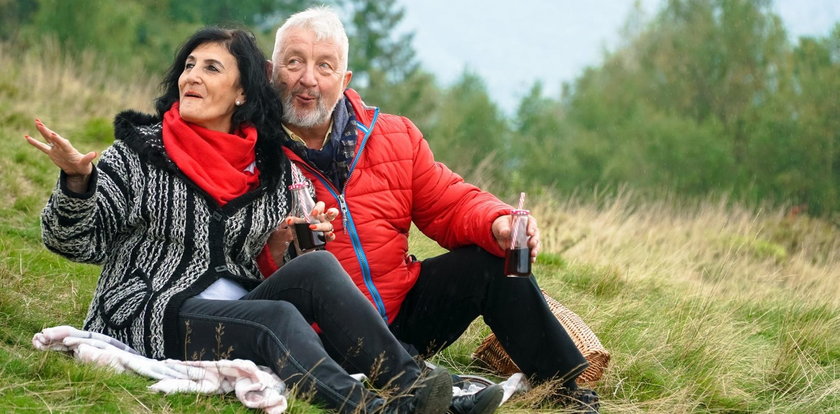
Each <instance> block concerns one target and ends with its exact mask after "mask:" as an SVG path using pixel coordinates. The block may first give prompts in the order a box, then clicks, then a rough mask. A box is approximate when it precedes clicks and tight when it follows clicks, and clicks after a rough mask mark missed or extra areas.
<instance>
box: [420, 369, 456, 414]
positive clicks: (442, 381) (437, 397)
mask: <svg viewBox="0 0 840 414" xmlns="http://www.w3.org/2000/svg"><path fill="white" fill-rule="evenodd" d="M419 393H423V394H426V395H425V396H424V398H418V404H417V407H416V410H415V411H414V413H415V414H441V413H445V412H446V409H447V408H449V404H450V403H451V402H452V376H451V375H449V372H447V371H446V370H444V369H435V370H434V371H432V372H431V373H430V374H429V375H428V376H427V377H426V379H425V381H423V389H422V390H420V391H418V394H419Z"/></svg>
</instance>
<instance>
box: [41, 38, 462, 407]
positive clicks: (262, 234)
mask: <svg viewBox="0 0 840 414" xmlns="http://www.w3.org/2000/svg"><path fill="white" fill-rule="evenodd" d="M265 64H266V60H265V57H264V56H263V54H262V53H261V52H260V50H259V48H258V47H257V45H256V43H255V41H254V38H253V36H252V35H251V34H249V33H248V32H245V31H242V30H225V29H218V28H207V29H202V30H200V31H198V32H197V33H196V34H194V35H193V36H192V37H191V38H189V39H188V40H187V41H186V43H185V44H184V45H183V46H182V48H181V49H180V51H179V52H178V54H177V56H176V58H175V61H174V62H173V64H172V67H171V68H170V69H169V71H168V73H167V75H166V77H165V78H164V81H163V83H162V87H163V90H164V93H163V95H162V96H160V97H159V98H157V100H156V109H157V115H156V116H149V115H143V114H140V113H136V112H131V111H128V112H124V113H121V114H120V115H118V116H117V118H116V120H115V121H114V125H115V134H116V140H115V142H114V144H113V145H112V146H111V147H109V148H108V149H106V150H105V151H104V152H103V153H102V157H101V159H100V161H99V163H98V164H97V165H93V164H92V161H93V159H94V158H95V156H96V154H95V153H93V152H91V153H88V154H81V153H79V152H78V151H77V150H76V149H75V148H74V147H73V145H72V144H71V143H70V142H69V141H68V140H67V139H65V138H62V137H61V136H60V135H58V134H56V133H55V132H53V131H51V130H50V129H48V128H47V127H46V126H45V125H44V124H43V123H42V122H41V121H39V120H36V121H35V126H36V128H37V130H38V132H39V133H40V134H41V136H43V138H44V140H45V141H46V142H42V141H40V140H36V139H34V138H32V137H29V136H27V137H26V139H27V140H28V141H29V143H30V144H31V145H32V146H34V147H35V148H37V149H38V150H40V151H42V152H43V153H45V154H47V155H48V156H49V157H50V159H51V160H52V161H53V162H54V163H55V165H57V166H58V167H59V168H60V169H61V173H60V178H59V181H58V185H57V186H56V188H55V190H54V191H53V193H52V196H51V197H50V199H49V202H48V203H47V205H46V207H45V208H44V211H43V213H42V226H43V229H42V230H43V238H44V243H45V244H46V246H47V247H48V248H49V249H50V250H52V251H54V252H56V253H58V254H61V255H63V256H65V257H67V258H69V259H71V260H74V261H78V262H86V263H97V264H101V265H103V268H102V274H101V276H100V278H99V282H98V285H97V288H96V292H95V293H94V296H93V301H92V302H91V304H90V307H89V310H88V315H87V318H86V320H85V324H84V325H85V329H87V330H90V331H95V332H100V333H103V334H106V335H109V336H111V337H113V338H116V339H118V340H120V341H123V342H125V343H127V344H129V345H131V346H132V347H133V348H134V349H136V350H137V351H139V352H140V353H142V354H143V355H145V356H147V357H152V358H158V359H161V358H176V359H211V360H212V359H222V358H242V359H250V360H252V361H254V362H256V363H258V364H263V365H267V366H269V367H271V368H272V369H273V370H274V372H275V373H276V374H277V375H278V376H279V377H280V378H282V379H283V380H284V381H286V382H287V383H288V384H289V385H291V386H292V387H293V389H296V390H297V391H298V392H303V393H312V394H313V395H314V401H315V402H317V403H320V404H323V405H325V406H326V407H328V408H331V409H335V410H338V411H341V412H374V411H375V412H395V413H401V412H406V413H408V412H417V413H439V412H443V411H445V409H446V407H447V406H448V405H449V402H450V400H451V398H452V389H451V379H450V376H449V374H448V373H447V372H446V371H445V370H442V369H441V370H436V371H433V372H432V373H431V374H428V375H426V376H424V377H423V378H420V377H421V370H420V367H419V366H418V365H417V364H416V363H415V362H414V360H412V359H411V357H410V356H409V355H408V354H407V353H406V352H405V350H404V349H403V348H402V347H401V346H400V344H399V342H397V340H396V339H394V337H393V336H392V335H391V334H390V332H389V331H388V328H387V327H386V326H385V323H384V321H383V320H382V319H381V318H379V316H378V314H377V313H376V311H375V310H374V309H373V307H372V306H370V303H368V302H367V300H366V299H365V298H364V296H362V294H361V293H359V291H358V290H357V289H356V288H355V286H354V285H353V284H352V282H351V280H350V278H349V277H348V276H347V274H346V273H345V272H344V271H343V270H342V268H341V266H339V264H338V262H337V261H336V260H335V258H334V257H333V256H332V255H331V254H330V253H326V252H313V253H307V254H303V255H300V256H299V257H297V258H295V259H293V260H291V261H289V262H288V263H285V264H283V263H280V264H282V266H281V267H280V269H279V270H278V271H277V272H275V273H274V274H273V275H271V276H270V277H269V278H268V279H265V280H264V281H263V279H262V277H261V275H260V273H259V270H258V266H257V261H256V259H255V258H256V257H257V256H258V254H259V253H260V252H261V250H262V249H263V246H264V245H265V244H266V241H267V240H268V239H269V236H270V235H272V232H274V231H275V229H278V225H280V224H281V223H282V222H283V220H284V218H285V217H286V216H288V215H289V210H290V192H289V190H288V186H289V185H290V184H291V177H292V172H293V171H292V170H293V168H295V167H293V166H291V164H290V163H289V161H288V159H286V158H285V157H284V156H283V153H282V151H281V145H282V144H281V142H280V140H279V131H278V128H279V126H280V121H279V116H280V115H281V108H280V104H279V101H278V99H277V97H276V94H275V93H274V91H273V89H272V88H271V86H270V85H269V81H268V78H267V74H266V66H265ZM314 213H315V214H317V215H318V216H319V218H321V224H318V225H316V227H315V229H314V230H320V231H324V232H326V234H327V236H326V239H327V240H328V241H329V240H332V239H333V238H334V236H333V235H332V234H331V229H332V224H331V223H330V221H331V220H332V219H334V218H335V216H336V214H337V212H336V211H333V210H330V211H327V212H326V213H325V212H324V211H323V204H319V205H317V206H316V208H315V212H314ZM277 232H278V233H276V234H275V236H274V237H280V238H285V239H287V240H288V239H290V238H291V237H292V236H291V232H290V231H289V230H288V228H287V226H286V228H284V226H282V225H281V226H280V227H279V229H278V230H277ZM278 259H279V258H278ZM281 262H282V260H281ZM348 321H351V322H352V323H348ZM312 324H317V325H318V328H319V329H318V331H316V330H315V329H313V328H312V326H311V325H312ZM347 326H353V327H354V330H353V331H349V330H348V329H347ZM345 368H347V369H350V370H352V371H353V372H362V373H365V374H367V376H368V377H370V378H372V381H373V385H374V386H376V387H379V388H390V391H392V392H394V393H395V394H396V395H397V396H398V397H394V398H388V399H385V398H382V397H380V396H379V395H377V394H375V393H373V392H371V391H368V390H367V389H365V388H364V387H363V385H362V384H361V383H360V382H358V381H356V380H355V379H353V378H352V377H351V376H350V375H348V373H347V371H346V370H345Z"/></svg>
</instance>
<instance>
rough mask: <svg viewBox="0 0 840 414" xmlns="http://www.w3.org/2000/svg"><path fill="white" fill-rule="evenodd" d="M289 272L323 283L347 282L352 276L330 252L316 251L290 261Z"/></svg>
mask: <svg viewBox="0 0 840 414" xmlns="http://www.w3.org/2000/svg"><path fill="white" fill-rule="evenodd" d="M288 265H289V268H288V269H287V271H288V272H290V273H293V274H295V275H296V277H300V278H304V279H306V280H308V281H317V282H318V284H321V283H346V282H349V280H350V277H349V276H348V275H347V272H346V271H345V270H344V268H343V267H341V264H340V263H339V262H338V259H336V258H335V256H333V254H332V253H330V252H325V251H316V252H310V253H306V254H303V255H301V256H298V257H296V258H295V259H294V260H292V261H290V262H289V263H288Z"/></svg>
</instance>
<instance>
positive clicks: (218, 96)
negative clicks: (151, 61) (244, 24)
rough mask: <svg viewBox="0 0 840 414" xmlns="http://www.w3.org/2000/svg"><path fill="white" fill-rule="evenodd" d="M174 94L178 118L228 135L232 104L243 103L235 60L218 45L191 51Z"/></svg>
mask: <svg viewBox="0 0 840 414" xmlns="http://www.w3.org/2000/svg"><path fill="white" fill-rule="evenodd" d="M178 91H179V94H180V104H179V105H180V113H181V118H183V119H184V120H185V121H187V122H191V123H193V124H196V125H199V126H201V127H204V128H207V129H211V130H214V131H220V132H231V117H232V116H233V110H234V109H235V108H236V101H239V102H240V105H241V104H242V103H244V102H245V92H244V91H243V89H242V87H241V86H239V66H238V65H237V63H236V58H234V57H233V55H231V54H230V52H228V50H227V48H225V46H224V45H222V44H220V43H203V44H201V45H199V46H198V47H196V48H195V49H193V51H192V52H191V53H190V54H189V56H187V60H186V62H184V71H183V72H182V73H181V76H179V77H178Z"/></svg>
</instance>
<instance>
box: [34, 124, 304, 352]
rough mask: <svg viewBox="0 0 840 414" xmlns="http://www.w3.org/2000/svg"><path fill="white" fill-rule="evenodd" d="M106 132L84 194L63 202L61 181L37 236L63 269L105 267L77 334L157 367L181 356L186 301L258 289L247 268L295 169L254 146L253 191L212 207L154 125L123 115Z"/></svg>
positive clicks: (281, 211) (253, 268)
mask: <svg viewBox="0 0 840 414" xmlns="http://www.w3.org/2000/svg"><path fill="white" fill-rule="evenodd" d="M114 127H115V136H116V138H117V139H116V140H115V142H114V144H113V145H112V146H110V147H109V148H108V149H106V150H105V151H104V152H103V153H102V157H101V159H100V161H99V163H98V164H97V166H96V167H95V168H94V172H93V176H92V177H91V182H90V190H89V191H88V193H86V194H77V193H73V192H71V191H70V190H69V189H68V188H67V187H66V177H65V176H64V174H63V173H62V177H61V179H59V182H58V184H57V186H56V189H55V190H54V191H53V193H52V196H51V197H50V199H49V202H48V203H47V205H46V207H45V208H44V210H43V212H42V215H41V220H42V235H43V239H44V244H45V245H46V246H47V247H48V248H49V249H50V250H52V251H54V252H56V253H58V254H61V255H63V256H65V257H67V258H69V259H70V260H73V261H77V262H84V263H96V264H102V265H103V267H102V274H101V275H100V277H99V281H98V284H97V287H96V292H95V293H94V296H93V301H92V302H91V304H90V307H89V309H88V315H87V318H86V319H85V323H84V328H85V329H87V330H91V331H96V332H101V333H104V334H106V335H109V336H111V337H113V338H116V339H118V340H120V341H122V342H124V343H126V344H128V345H130V346H132V347H133V348H134V349H136V350H138V351H139V352H141V353H142V354H144V355H145V356H147V357H151V358H158V359H160V358H164V356H165V353H166V351H169V352H177V350H179V349H182V348H183V347H182V345H181V344H182V341H183V340H184V338H178V329H177V312H178V309H179V308H180V306H181V304H182V303H183V301H184V300H185V299H186V298H189V297H191V296H194V295H196V294H198V293H199V292H201V291H202V290H204V289H205V288H206V287H207V286H209V285H210V284H211V283H213V282H214V281H216V280H217V279H218V278H221V277H225V278H229V279H232V280H234V281H237V282H239V283H240V284H242V285H243V286H244V287H245V288H246V289H249V290H250V289H252V288H253V287H254V286H256V285H257V284H258V283H259V282H260V280H261V275H260V273H259V270H258V269H257V265H256V261H255V259H256V256H257V255H258V253H259V252H260V251H261V249H262V248H263V245H264V244H265V242H266V240H267V239H268V236H269V234H270V233H271V231H272V230H273V229H274V228H276V226H277V225H278V224H279V223H280V222H281V220H282V219H283V218H284V217H286V216H287V215H288V213H289V210H290V208H289V207H290V200H289V199H288V198H289V197H290V194H289V191H288V190H287V186H288V185H289V184H290V183H291V174H290V169H291V168H295V167H292V166H290V164H289V161H288V159H287V158H286V157H285V156H283V155H282V152H280V148H279V145H278V148H277V152H276V153H273V154H266V152H272V151H260V148H261V147H260V144H258V148H257V167H258V168H259V169H260V186H259V188H258V189H256V190H253V191H251V192H249V193H247V194H244V195H242V196H240V197H239V198H237V199H235V200H232V201H231V202H229V203H227V204H226V205H225V206H224V207H219V206H218V204H217V203H216V202H215V201H214V200H213V199H212V197H210V196H209V195H208V194H207V193H205V192H204V191H202V190H201V189H200V188H198V187H197V186H196V185H195V184H193V183H192V181H190V180H189V179H188V178H186V176H185V175H183V173H181V172H180V170H178V167H177V166H176V165H175V164H174V163H173V162H172V161H171V160H170V159H169V158H168V157H167V156H166V153H165V151H164V148H163V142H162V140H161V123H160V119H158V118H157V117H152V116H149V115H144V114H140V113H137V112H132V111H128V112H124V113H121V114H120V115H118V116H117V117H116V119H115V121H114ZM261 139H262V137H261ZM263 148H264V147H263ZM269 148H271V147H269Z"/></svg>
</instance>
